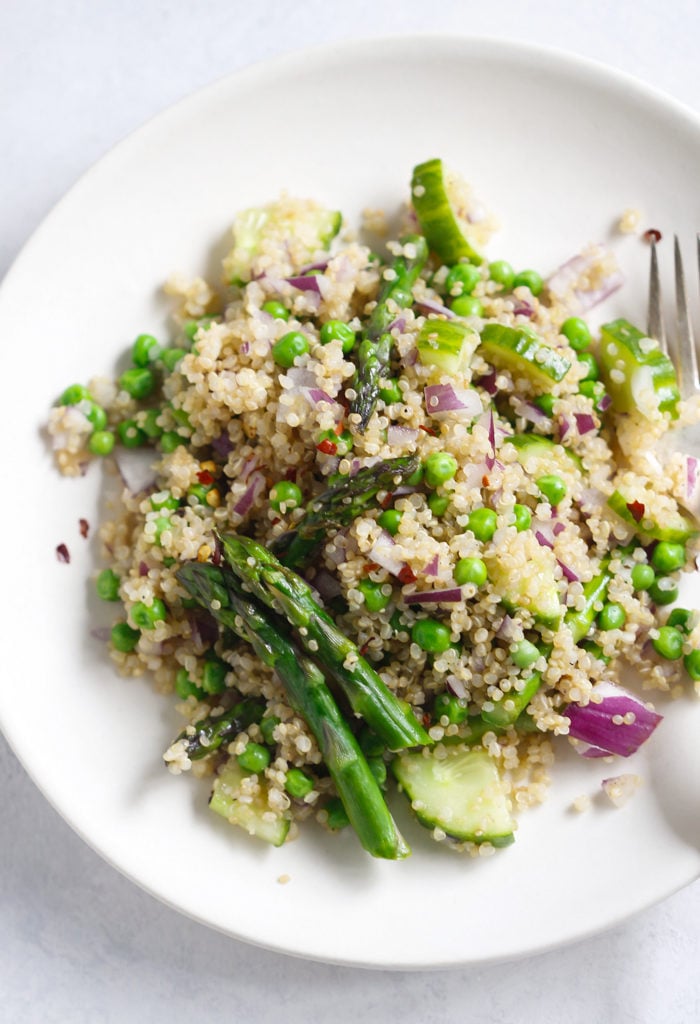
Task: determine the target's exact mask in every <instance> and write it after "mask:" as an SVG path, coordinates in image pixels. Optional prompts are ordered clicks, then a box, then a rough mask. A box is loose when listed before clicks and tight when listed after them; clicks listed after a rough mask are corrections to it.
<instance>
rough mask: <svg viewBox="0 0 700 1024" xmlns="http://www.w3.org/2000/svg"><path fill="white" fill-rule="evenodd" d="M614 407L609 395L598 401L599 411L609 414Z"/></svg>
mask: <svg viewBox="0 0 700 1024" xmlns="http://www.w3.org/2000/svg"><path fill="white" fill-rule="evenodd" d="M611 405H612V398H611V397H610V395H608V394H607V393H606V394H604V395H603V397H602V398H601V399H600V400H599V401H598V411H599V412H607V411H608V409H609V408H610V406H611Z"/></svg>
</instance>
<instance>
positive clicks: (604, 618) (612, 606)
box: [598, 601, 627, 630]
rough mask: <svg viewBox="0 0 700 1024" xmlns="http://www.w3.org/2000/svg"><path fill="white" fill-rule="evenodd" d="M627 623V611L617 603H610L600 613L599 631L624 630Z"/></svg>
mask: <svg viewBox="0 0 700 1024" xmlns="http://www.w3.org/2000/svg"><path fill="white" fill-rule="evenodd" d="M626 621H627V615H626V614H625V609H624V608H623V607H622V605H621V604H617V603H616V602H615V601H608V602H607V603H606V604H604V605H603V607H602V608H601V610H600V612H599V613H598V629H603V630H608V629H622V627H623V626H624V624H625V622H626Z"/></svg>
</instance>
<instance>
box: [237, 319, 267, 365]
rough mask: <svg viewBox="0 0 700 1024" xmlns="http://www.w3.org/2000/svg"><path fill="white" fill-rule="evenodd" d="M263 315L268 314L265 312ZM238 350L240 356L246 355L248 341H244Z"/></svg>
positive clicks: (248, 348) (248, 346)
mask: <svg viewBox="0 0 700 1024" xmlns="http://www.w3.org/2000/svg"><path fill="white" fill-rule="evenodd" d="M265 316H269V314H268V313H266V314H265ZM238 351H239V352H240V354H241V355H242V356H247V355H248V353H249V352H250V342H249V341H244V342H243V343H242V345H241V347H240V348H239V350H238Z"/></svg>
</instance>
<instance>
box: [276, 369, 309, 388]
mask: <svg viewBox="0 0 700 1024" xmlns="http://www.w3.org/2000/svg"><path fill="white" fill-rule="evenodd" d="M284 376H285V377H286V379H287V380H288V381H290V382H291V383H292V384H293V385H294V387H295V388H315V387H318V383H317V381H316V374H315V373H314V371H313V370H307V369H306V367H305V366H291V367H290V368H289V369H288V370H287V372H286V374H285V375H284ZM280 379H282V378H280ZM288 390H290V391H294V388H289V389H288Z"/></svg>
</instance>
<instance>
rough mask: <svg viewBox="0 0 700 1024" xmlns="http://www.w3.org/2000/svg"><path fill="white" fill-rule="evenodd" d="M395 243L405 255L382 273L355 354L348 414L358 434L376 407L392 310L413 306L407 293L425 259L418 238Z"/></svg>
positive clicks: (386, 360) (387, 352)
mask: <svg viewBox="0 0 700 1024" xmlns="http://www.w3.org/2000/svg"><path fill="white" fill-rule="evenodd" d="M399 241H400V245H401V246H402V247H403V250H404V253H406V248H407V247H409V249H408V253H407V254H406V255H401V256H397V257H396V258H395V259H394V260H393V261H392V263H391V265H390V266H389V267H388V268H387V269H386V270H385V271H384V276H383V277H382V284H381V286H380V289H379V294H378V296H377V305H376V306H375V307H374V309H373V311H372V314H371V316H370V318H369V322H368V324H367V327H366V328H365V330H364V333H363V337H362V340H361V342H360V345H359V348H358V352H357V373H356V375H355V382H354V385H353V387H354V389H355V392H356V398H355V400H354V401H353V403H352V406H351V409H350V411H351V413H358V414H359V416H360V424H359V429H360V432H361V433H363V432H364V431H365V429H366V427H367V424H368V423H369V419H370V416H371V415H372V413H373V412H374V407H375V405H376V404H377V397H378V395H379V381H380V380H381V379H382V377H384V376H385V375H386V371H387V370H388V368H389V361H390V358H391V333H390V332H389V326H390V325H391V323H392V322H393V321H394V320H395V319H396V312H395V309H396V307H398V309H406V308H407V307H409V306H411V305H412V304H413V295H412V294H411V289H412V288H413V285H414V284H415V282H416V280H417V279H418V276H419V274H420V272H421V270H422V269H423V267H424V266H425V261H426V260H427V258H428V246H427V243H426V241H425V239H424V238H423V236H422V235H405V236H404V237H403V238H401V239H400V240H399ZM410 247H412V248H410ZM390 301H391V302H392V304H395V307H394V309H393V310H390V309H389V302H390Z"/></svg>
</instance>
